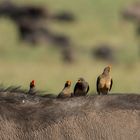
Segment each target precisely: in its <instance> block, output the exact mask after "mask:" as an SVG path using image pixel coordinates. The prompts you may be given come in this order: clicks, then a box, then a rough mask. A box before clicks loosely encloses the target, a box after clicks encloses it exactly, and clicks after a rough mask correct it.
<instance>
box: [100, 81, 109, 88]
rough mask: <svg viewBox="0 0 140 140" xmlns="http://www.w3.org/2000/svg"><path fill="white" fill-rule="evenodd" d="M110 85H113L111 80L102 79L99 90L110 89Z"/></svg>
mask: <svg viewBox="0 0 140 140" xmlns="http://www.w3.org/2000/svg"><path fill="white" fill-rule="evenodd" d="M110 84H111V82H110V80H108V79H107V80H106V79H101V81H100V84H99V88H110Z"/></svg>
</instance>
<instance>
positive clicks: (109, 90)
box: [109, 78, 113, 91]
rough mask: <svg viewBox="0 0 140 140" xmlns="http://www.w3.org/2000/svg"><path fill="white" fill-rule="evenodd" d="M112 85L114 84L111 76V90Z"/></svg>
mask: <svg viewBox="0 0 140 140" xmlns="http://www.w3.org/2000/svg"><path fill="white" fill-rule="evenodd" d="M112 85H113V79H112V78H111V84H110V89H109V91H110V90H111V88H112Z"/></svg>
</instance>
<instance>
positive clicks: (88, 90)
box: [87, 83, 89, 93]
mask: <svg viewBox="0 0 140 140" xmlns="http://www.w3.org/2000/svg"><path fill="white" fill-rule="evenodd" d="M88 91H89V84H88V83H87V93H88Z"/></svg>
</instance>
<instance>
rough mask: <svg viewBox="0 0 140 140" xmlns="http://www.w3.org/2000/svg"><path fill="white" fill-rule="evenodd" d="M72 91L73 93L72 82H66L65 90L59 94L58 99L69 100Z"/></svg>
mask: <svg viewBox="0 0 140 140" xmlns="http://www.w3.org/2000/svg"><path fill="white" fill-rule="evenodd" d="M71 95H72V91H71V81H69V80H68V81H66V83H65V85H64V88H63V90H62V91H61V92H60V93H59V94H58V96H57V97H58V98H67V97H71Z"/></svg>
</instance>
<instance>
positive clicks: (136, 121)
mask: <svg viewBox="0 0 140 140" xmlns="http://www.w3.org/2000/svg"><path fill="white" fill-rule="evenodd" d="M139 139H140V95H137V94H130V95H119V94H115V95H114V94H113V95H107V96H100V95H90V96H85V97H72V98H66V99H57V98H55V97H54V98H50V97H47V96H46V97H40V96H31V95H27V94H25V93H14V92H9V93H8V92H7V91H6V92H4V91H1V93H0V140H139Z"/></svg>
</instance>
